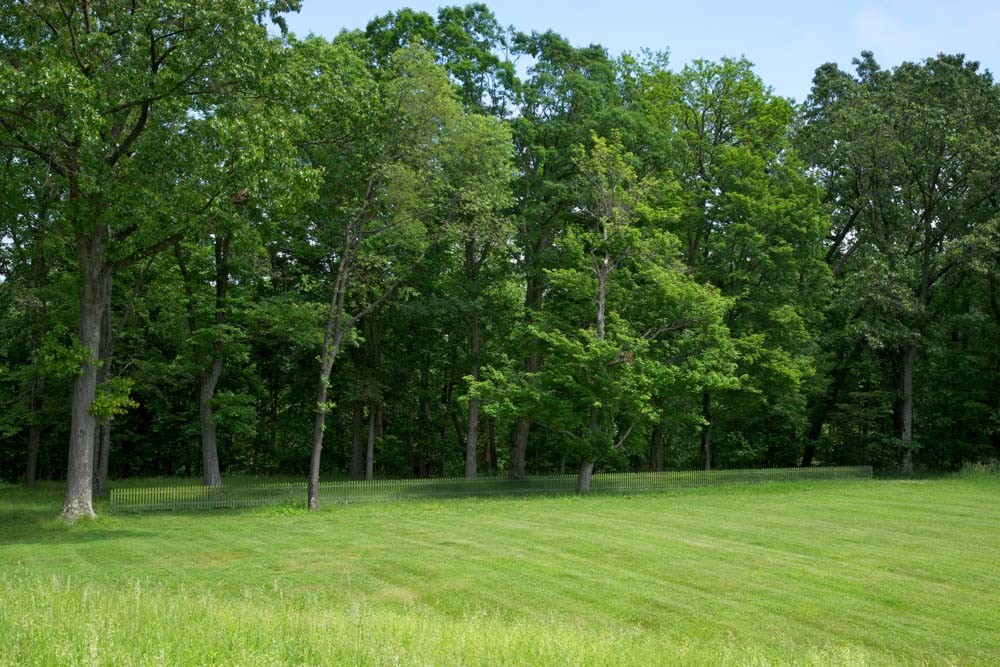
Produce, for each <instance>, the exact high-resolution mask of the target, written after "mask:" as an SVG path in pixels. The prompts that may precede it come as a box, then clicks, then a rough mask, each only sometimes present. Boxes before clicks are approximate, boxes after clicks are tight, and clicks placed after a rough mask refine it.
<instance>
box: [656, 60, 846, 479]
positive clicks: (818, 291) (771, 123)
mask: <svg viewBox="0 0 1000 667" xmlns="http://www.w3.org/2000/svg"><path fill="white" fill-rule="evenodd" d="M638 79H639V87H640V90H641V91H642V92H641V95H640V102H639V105H640V107H641V108H642V109H643V111H644V113H645V115H646V116H647V117H648V118H649V120H650V121H651V122H652V123H653V124H654V126H655V127H656V128H658V129H659V131H660V132H661V133H662V135H665V141H667V142H669V144H668V145H669V148H668V149H667V151H666V153H667V157H666V158H665V163H666V164H665V167H664V168H665V169H666V170H668V171H669V173H672V174H674V175H675V176H676V177H677V178H678V179H679V180H680V183H681V188H680V191H679V193H678V200H679V201H678V207H679V209H680V214H679V215H678V216H677V218H676V221H675V222H673V223H672V224H670V225H669V226H668V228H669V229H671V230H672V231H674V232H675V233H676V235H677V236H678V237H679V238H680V239H681V240H682V242H683V243H684V260H685V263H686V265H687V266H688V270H689V271H690V272H691V273H692V274H693V275H695V276H696V277H697V278H698V280H700V281H704V282H708V283H710V284H712V285H715V286H716V287H718V288H719V289H720V290H721V291H722V294H723V295H725V296H727V297H730V298H732V299H733V306H732V308H731V310H730V311H729V313H728V314H727V318H726V324H727V326H728V328H729V330H730V332H731V334H732V338H733V344H734V346H735V350H736V352H737V353H738V359H739V365H738V368H737V370H736V377H739V378H740V382H739V383H738V384H736V383H733V382H731V381H728V380H726V379H724V376H722V375H714V374H710V375H706V376H705V379H706V380H712V381H718V382H719V384H706V385H704V386H703V387H702V392H701V396H700V400H699V403H700V410H701V419H702V426H701V428H700V437H699V441H700V442H699V458H700V463H701V466H702V467H703V468H705V469H708V468H710V467H711V466H712V463H713V460H717V459H718V458H720V453H719V452H718V451H716V450H717V448H716V447H714V445H717V444H719V441H720V440H722V439H724V438H727V437H728V438H730V439H731V440H732V446H731V447H730V448H729V452H725V450H723V451H724V452H725V453H726V454H728V456H729V457H730V458H729V462H730V463H731V464H732V463H736V464H741V465H746V464H751V465H761V464H774V463H776V462H784V463H786V464H787V463H790V462H792V461H794V459H795V458H796V457H797V454H798V440H799V433H801V431H802V430H803V423H804V419H803V415H804V408H805V400H806V390H807V388H808V386H809V385H808V381H809V379H810V377H811V376H812V375H813V373H814V364H815V361H814V357H815V353H816V340H817V338H818V335H819V331H820V330H821V328H822V326H821V325H822V315H823V309H822V306H823V302H824V299H825V298H826V295H827V294H828V270H827V268H826V266H825V265H824V263H823V261H822V255H821V246H820V243H821V238H822V235H823V233H824V231H825V228H826V227H825V225H826V223H825V218H824V211H823V209H822V208H821V206H820V203H819V196H820V193H819V192H818V190H817V188H816V187H815V186H814V184H813V183H812V182H811V181H810V180H809V178H808V177H807V175H806V173H805V171H806V170H805V165H804V164H803V163H802V162H801V161H800V160H799V159H798V158H797V157H796V155H795V153H794V151H793V150H792V147H791V145H790V139H791V130H792V119H793V108H792V106H791V104H790V103H789V102H788V100H785V99H783V98H781V97H777V96H775V95H774V94H772V93H771V91H770V90H769V89H768V88H767V87H766V86H765V85H764V84H763V82H762V81H761V80H760V78H759V77H758V76H757V75H756V74H755V73H754V71H753V67H752V64H751V63H750V62H749V61H747V60H745V59H739V60H734V59H728V58H724V59H722V60H721V61H719V62H709V61H703V60H698V61H695V62H694V63H692V64H690V65H688V66H685V67H684V68H683V69H682V70H681V71H680V72H679V73H676V74H675V73H673V72H670V71H668V70H666V69H665V68H664V66H663V65H662V63H659V62H658V61H657V60H656V59H653V60H652V61H651V62H650V63H649V64H647V65H646V67H645V69H644V70H642V71H640V73H639V76H638Z"/></svg>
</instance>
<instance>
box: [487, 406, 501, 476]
mask: <svg viewBox="0 0 1000 667" xmlns="http://www.w3.org/2000/svg"><path fill="white" fill-rule="evenodd" d="M486 469H487V470H488V471H489V472H490V473H491V474H496V472H497V469H498V467H497V425H496V419H494V418H493V417H487V418H486Z"/></svg>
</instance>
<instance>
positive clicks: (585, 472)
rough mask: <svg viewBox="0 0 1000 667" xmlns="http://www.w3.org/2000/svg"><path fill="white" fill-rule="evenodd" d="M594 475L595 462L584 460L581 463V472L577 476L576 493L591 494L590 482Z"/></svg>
mask: <svg viewBox="0 0 1000 667" xmlns="http://www.w3.org/2000/svg"><path fill="white" fill-rule="evenodd" d="M593 474H594V462H593V461H588V460H586V459H584V460H583V461H580V472H579V473H577V476H576V492H577V493H590V480H591V478H592V477H593Z"/></svg>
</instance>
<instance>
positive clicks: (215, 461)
mask: <svg viewBox="0 0 1000 667" xmlns="http://www.w3.org/2000/svg"><path fill="white" fill-rule="evenodd" d="M220 375H222V358H221V357H216V358H215V359H212V364H211V366H210V367H209V369H208V372H207V373H204V374H202V376H201V388H200V391H199V394H198V423H199V426H200V427H201V469H202V483H203V484H204V485H205V486H222V473H221V471H220V469H219V445H218V440H217V433H216V424H215V414H214V412H213V410H212V399H213V398H214V397H215V387H216V385H217V384H218V383H219V376H220Z"/></svg>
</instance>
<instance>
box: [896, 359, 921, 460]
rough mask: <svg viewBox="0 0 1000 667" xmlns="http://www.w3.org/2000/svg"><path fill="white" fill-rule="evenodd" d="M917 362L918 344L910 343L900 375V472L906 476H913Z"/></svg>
mask: <svg viewBox="0 0 1000 667" xmlns="http://www.w3.org/2000/svg"><path fill="white" fill-rule="evenodd" d="M916 360H917V344H916V343H910V344H908V345H906V346H905V347H904V348H903V354H902V360H901V361H902V364H901V367H900V374H899V391H900V398H901V414H900V433H899V439H900V440H901V441H902V443H903V460H902V462H901V465H900V470H901V471H902V473H903V474H904V475H910V474H913V367H914V365H915V364H916Z"/></svg>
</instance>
